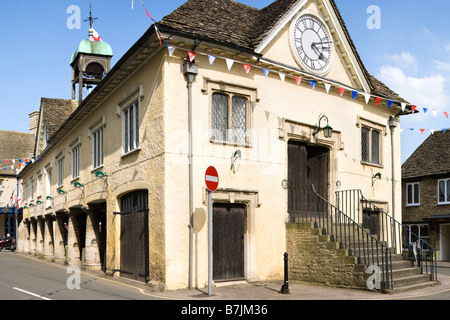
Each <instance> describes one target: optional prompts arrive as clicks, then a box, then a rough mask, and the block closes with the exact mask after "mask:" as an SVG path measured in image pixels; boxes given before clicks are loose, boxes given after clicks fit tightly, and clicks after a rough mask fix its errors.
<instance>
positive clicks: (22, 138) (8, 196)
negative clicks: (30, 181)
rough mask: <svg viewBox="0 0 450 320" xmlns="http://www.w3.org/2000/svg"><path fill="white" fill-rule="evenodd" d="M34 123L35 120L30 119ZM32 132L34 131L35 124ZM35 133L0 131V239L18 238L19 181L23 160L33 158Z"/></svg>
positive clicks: (19, 212) (19, 211) (19, 213)
mask: <svg viewBox="0 0 450 320" xmlns="http://www.w3.org/2000/svg"><path fill="white" fill-rule="evenodd" d="M30 121H31V122H33V119H30ZM30 131H33V123H32V128H31V130H30ZM33 147H34V136H33V132H30V133H23V132H13V131H0V238H2V237H4V236H6V235H7V234H10V235H11V236H12V237H15V236H16V224H17V222H18V221H19V219H20V215H21V213H22V210H19V209H20V208H21V199H22V184H21V183H20V181H19V179H18V177H17V176H18V173H19V172H20V170H21V166H22V165H21V163H20V162H22V159H23V162H24V163H25V160H26V159H29V160H30V161H31V159H32V157H33Z"/></svg>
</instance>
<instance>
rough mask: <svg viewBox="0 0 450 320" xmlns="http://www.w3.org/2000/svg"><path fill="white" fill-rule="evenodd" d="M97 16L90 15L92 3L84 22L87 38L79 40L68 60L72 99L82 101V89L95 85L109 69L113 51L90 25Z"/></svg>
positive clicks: (89, 88)
mask: <svg viewBox="0 0 450 320" xmlns="http://www.w3.org/2000/svg"><path fill="white" fill-rule="evenodd" d="M97 19H98V18H93V17H92V5H91V10H90V11H89V16H88V18H87V19H86V20H85V22H89V39H84V40H82V41H81V42H80V45H79V46H78V49H77V50H76V51H75V52H74V53H73V55H72V58H71V60H70V66H71V67H72V100H75V99H76V98H77V94H76V93H77V92H76V91H77V85H78V101H79V103H81V101H83V89H84V88H85V87H86V89H88V90H89V91H90V90H91V89H92V88H93V87H94V86H97V85H98V84H99V83H100V82H101V81H102V80H103V78H104V77H105V76H106V74H107V73H108V72H109V71H110V70H111V58H112V57H113V51H112V48H111V46H110V45H109V44H107V43H106V42H104V41H102V40H101V38H100V36H98V34H96V32H95V30H94V29H93V27H92V25H93V24H94V21H95V20H97Z"/></svg>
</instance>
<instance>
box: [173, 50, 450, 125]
mask: <svg viewBox="0 0 450 320" xmlns="http://www.w3.org/2000/svg"><path fill="white" fill-rule="evenodd" d="M166 47H167V50H168V51H169V55H170V56H172V54H173V52H174V51H175V50H177V49H178V50H182V51H188V50H186V49H184V48H181V47H176V46H173V45H166ZM188 54H189V59H190V61H191V62H193V58H194V57H195V56H196V55H205V56H207V57H208V61H209V64H210V66H213V64H214V63H215V62H216V61H217V59H218V58H219V59H222V60H225V62H226V65H227V68H228V70H229V71H231V68H233V66H234V65H235V64H241V65H243V70H244V72H245V73H246V74H247V75H248V74H250V72H251V71H252V70H255V69H259V70H262V73H263V75H264V77H265V78H267V77H268V76H269V74H270V72H274V73H277V74H278V76H279V78H280V80H281V81H282V82H285V80H286V78H288V77H290V78H293V79H294V80H295V82H296V83H297V85H298V86H300V84H301V82H302V81H303V80H306V81H308V82H309V84H310V86H311V89H312V90H315V89H316V87H317V85H318V84H323V85H324V87H325V91H326V93H327V94H329V93H330V90H331V88H332V87H334V88H336V89H337V91H338V92H339V95H340V96H341V97H345V96H346V93H347V92H349V94H350V95H351V97H352V99H353V100H356V98H357V97H358V96H359V95H361V96H363V97H364V100H365V102H366V104H368V103H369V101H370V100H371V99H375V105H376V106H386V107H387V109H390V108H391V107H392V106H394V105H395V106H396V107H400V108H401V110H402V111H403V112H404V111H405V110H406V106H407V104H406V103H405V102H398V101H395V100H392V99H387V98H384V97H379V96H375V95H371V94H369V93H366V92H363V91H359V90H357V89H355V88H351V87H347V86H345V85H343V84H340V83H336V82H333V81H332V80H325V79H322V78H316V77H314V76H313V75H311V74H307V73H302V71H301V70H293V69H290V68H288V67H284V66H279V65H275V64H274V63H273V62H269V61H264V62H266V63H267V64H273V65H274V66H275V67H276V69H280V68H284V69H285V70H283V71H280V70H271V69H269V68H267V67H260V66H255V65H251V64H249V63H248V62H240V61H237V60H233V59H229V58H225V57H217V56H213V55H210V54H204V53H197V52H192V51H188ZM294 73H297V74H294ZM410 107H411V110H412V112H413V113H415V112H416V111H423V113H422V115H426V116H428V115H429V114H430V113H431V114H433V115H434V117H436V116H437V114H438V113H442V114H443V115H444V116H445V117H446V118H447V119H448V111H443V110H437V109H431V108H428V107H418V106H416V105H411V106H410ZM430 111H431V112H430Z"/></svg>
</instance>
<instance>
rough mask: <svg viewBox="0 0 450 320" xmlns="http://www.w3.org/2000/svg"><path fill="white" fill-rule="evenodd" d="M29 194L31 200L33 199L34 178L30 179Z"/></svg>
mask: <svg viewBox="0 0 450 320" xmlns="http://www.w3.org/2000/svg"><path fill="white" fill-rule="evenodd" d="M30 196H31V201H33V200H34V180H30Z"/></svg>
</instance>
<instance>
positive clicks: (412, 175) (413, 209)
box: [402, 131, 450, 261]
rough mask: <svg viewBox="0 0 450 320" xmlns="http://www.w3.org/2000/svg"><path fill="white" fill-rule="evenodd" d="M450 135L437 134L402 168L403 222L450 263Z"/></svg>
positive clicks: (439, 132) (407, 241) (419, 148)
mask: <svg viewBox="0 0 450 320" xmlns="http://www.w3.org/2000/svg"><path fill="white" fill-rule="evenodd" d="M449 145H450V132H447V131H446V132H444V131H437V132H434V134H432V135H431V136H430V137H428V139H427V140H425V141H424V142H423V143H422V145H420V146H419V147H418V148H417V149H416V151H414V153H413V154H412V155H411V156H410V157H409V158H408V160H406V161H405V163H404V164H403V166H402V189H403V199H402V205H403V217H402V218H403V222H404V224H405V226H407V227H408V228H409V229H410V230H411V231H412V232H413V233H414V234H415V236H412V237H411V236H410V237H409V238H407V239H405V241H404V244H412V243H414V242H416V241H417V237H420V238H422V239H424V240H426V241H428V242H429V243H430V244H431V245H432V246H433V247H435V248H436V249H437V250H438V259H440V260H442V261H445V260H450V148H449Z"/></svg>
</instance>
